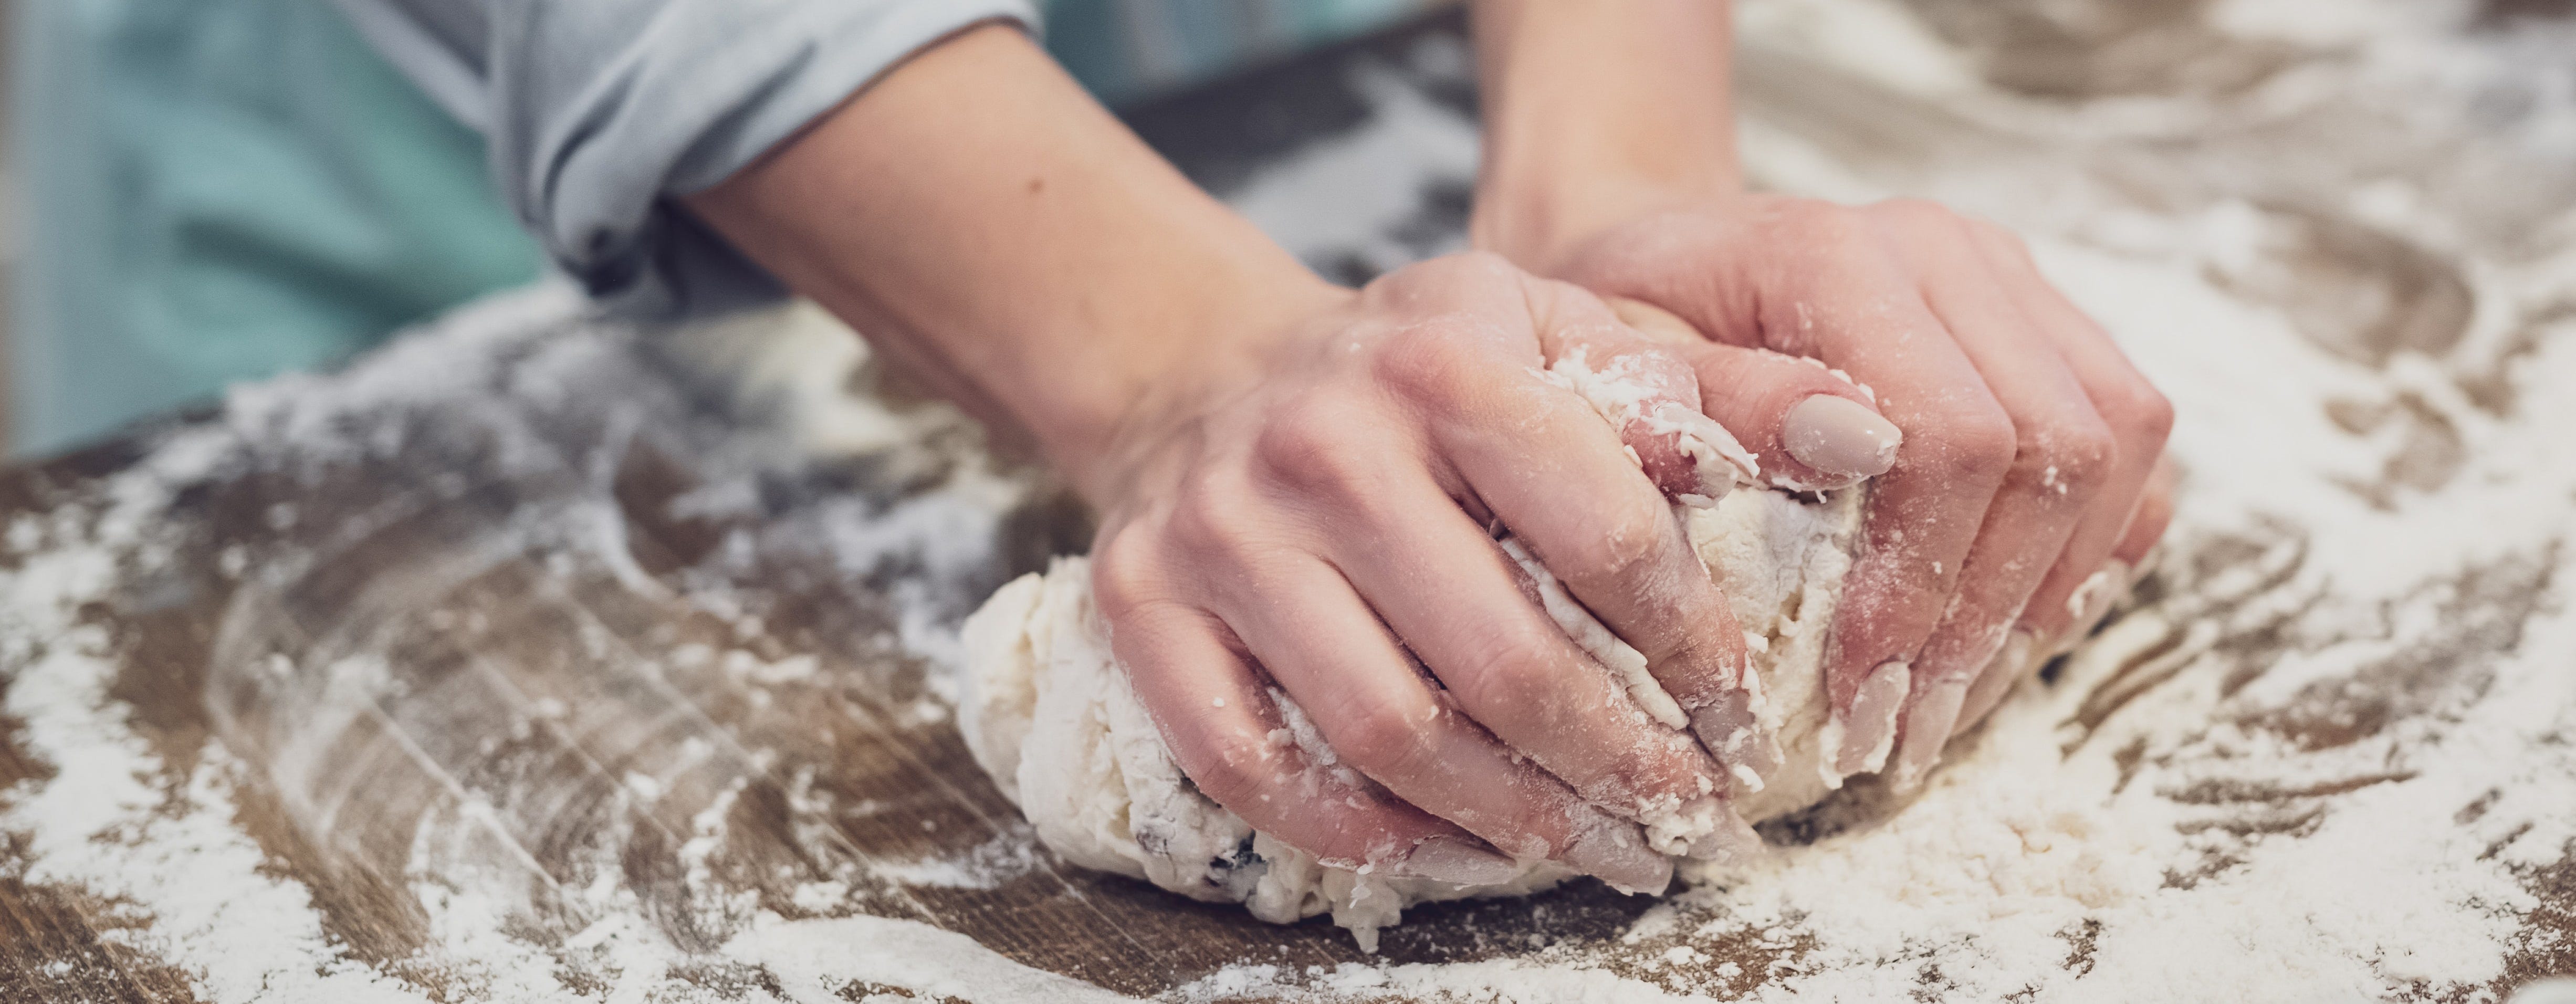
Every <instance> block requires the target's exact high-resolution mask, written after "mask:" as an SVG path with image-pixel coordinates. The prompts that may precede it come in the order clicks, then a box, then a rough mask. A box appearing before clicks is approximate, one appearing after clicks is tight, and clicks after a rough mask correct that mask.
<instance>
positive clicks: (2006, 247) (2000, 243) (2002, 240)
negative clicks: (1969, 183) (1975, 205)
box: [1962, 216, 2031, 261]
mask: <svg viewBox="0 0 2576 1004" xmlns="http://www.w3.org/2000/svg"><path fill="white" fill-rule="evenodd" d="M1962 219H1964V220H1965V221H1966V222H1967V225H1968V233H1969V234H1970V235H1971V236H1973V237H1975V238H1976V239H1977V241H1978V242H1979V243H1982V244H1984V245H1986V246H1987V247H1990V248H1994V249H1996V250H1999V251H2002V252H2004V253H2006V254H2009V255H2011V256H2013V257H2015V258H2018V259H2020V260H2022V261H2029V260H2030V257H2031V256H2030V241H2028V240H2026V239H2024V238H2023V237H2022V235H2021V232H2020V231H2017V230H2014V229H2013V228H2011V227H2007V226H2004V225H2003V224H2000V223H1996V222H1994V221H1993V220H1989V219H1985V218H1983V217H1978V216H1969V217H1962Z"/></svg>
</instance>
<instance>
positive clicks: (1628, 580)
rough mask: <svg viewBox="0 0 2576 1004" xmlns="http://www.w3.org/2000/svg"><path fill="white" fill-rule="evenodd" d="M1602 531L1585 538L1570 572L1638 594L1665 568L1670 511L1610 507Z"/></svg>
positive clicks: (1670, 518) (1572, 562) (1578, 546)
mask: <svg viewBox="0 0 2576 1004" xmlns="http://www.w3.org/2000/svg"><path fill="white" fill-rule="evenodd" d="M1607 508H1608V512H1609V514H1608V515H1607V516H1605V517H1604V518H1603V520H1602V523H1603V525H1602V526H1601V528H1600V531H1601V532H1599V533H1597V534H1593V535H1589V536H1586V537H1584V538H1583V540H1582V542H1581V543H1580V544H1578V545H1577V546H1576V547H1575V549H1574V553H1573V554H1571V555H1568V557H1569V558H1571V559H1572V561H1571V563H1570V565H1569V567H1567V569H1566V573H1567V574H1569V575H1571V576H1573V577H1577V578H1580V579H1586V580H1592V581H1596V582H1601V583H1604V584H1605V586H1606V587H1607V588H1611V589H1617V590H1620V591H1622V592H1627V593H1634V592H1636V591H1637V590H1638V589H1640V588H1642V587H1643V586H1645V585H1646V584H1647V583H1648V581H1649V580H1651V579H1652V578H1653V577H1654V575H1655V573H1656V572H1657V571H1658V570H1659V569H1660V568H1661V567H1662V559H1663V557H1664V547H1665V544H1666V536H1667V533H1668V531H1669V530H1670V529H1671V526H1670V524H1671V521H1672V517H1671V515H1670V514H1668V513H1665V512H1663V511H1661V510H1660V509H1655V508H1644V507H1635V506H1612V507H1607Z"/></svg>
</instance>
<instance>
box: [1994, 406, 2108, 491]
mask: <svg viewBox="0 0 2576 1004" xmlns="http://www.w3.org/2000/svg"><path fill="white" fill-rule="evenodd" d="M2024 439H2025V440H2026V442H2025V443H2024V448H2023V450H2022V453H2021V457H2020V458H2019V461H2018V463H2019V465H2020V466H2021V467H2022V468H2023V469H2024V470H2026V471H2028V472H2029V473H2030V474H2031V475H2033V476H2035V479H2036V481H2037V482H2038V484H2039V485H2040V486H2041V487H2042V488H2044V489H2050V490H2054V491H2057V492H2058V493H2060V494H2064V495H2067V496H2070V497H2082V498H2090V497H2091V496H2092V493H2093V490H2094V489H2095V488H2097V487H2099V486H2100V485H2101V483H2102V480H2103V479H2104V478H2106V477H2108V476H2109V475H2110V473H2111V466H2112V463H2113V461H2114V460H2116V459H2117V458H2118V457H2119V452H2120V445H2119V441H2118V440H2117V439H2114V438H2113V437H2112V435H2111V429H2110V427H2109V426H2107V425H2104V424H2103V423H2102V420H2101V419H2099V418H2096V417H2093V416H2091V415H2087V416H2084V417H2083V418H2081V419H2077V420H2069V421H2063V422H2058V423H2053V424H2052V425H2050V426H2049V427H2047V428H2044V429H2039V430H2034V431H2032V432H2030V433H2028V434H2026V435H2025V436H2024Z"/></svg>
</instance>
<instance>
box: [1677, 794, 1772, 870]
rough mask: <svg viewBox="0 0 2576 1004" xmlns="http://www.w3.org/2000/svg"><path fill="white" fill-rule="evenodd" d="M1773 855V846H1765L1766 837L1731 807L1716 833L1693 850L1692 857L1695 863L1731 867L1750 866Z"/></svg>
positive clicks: (1702, 838)
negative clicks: (1712, 863) (1719, 864)
mask: <svg viewBox="0 0 2576 1004" xmlns="http://www.w3.org/2000/svg"><path fill="white" fill-rule="evenodd" d="M1770 853H1771V845H1769V844H1766V843H1763V842H1762V834H1760V833H1756V832H1754V830H1753V824H1751V823H1747V822H1745V821H1744V817H1742V816H1738V815H1736V814H1735V810H1734V809H1733V808H1731V807H1730V808H1728V809H1727V810H1726V811H1725V814H1724V815H1722V816H1720V817H1719V818H1718V824H1717V829H1716V830H1714V831H1712V832H1710V833H1709V834H1708V835H1707V836H1704V837H1701V838H1699V839H1698V840H1696V841H1693V842H1692V843H1691V846H1690V856H1691V857H1692V858H1693V859H1695V860H1699V861H1715V862H1719V863H1721V864H1730V865H1740V864H1750V863H1752V862H1753V861H1756V860H1759V859H1761V858H1762V857H1764V856H1767V855H1769V854H1770Z"/></svg>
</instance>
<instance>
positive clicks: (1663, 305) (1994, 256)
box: [1548, 195, 2173, 784]
mask: <svg viewBox="0 0 2576 1004" xmlns="http://www.w3.org/2000/svg"><path fill="white" fill-rule="evenodd" d="M1548 271H1550V272H1552V273H1553V274H1555V275H1557V276H1558V277H1561V278H1566V279H1571V280H1573V281H1575V282H1577V283H1579V284H1582V285H1585V286H1588V287H1590V288H1592V289H1593V290H1595V291H1596V292H1600V293H1602V294H1605V295H1608V296H1611V297H1617V298H1626V299H1628V300H1632V301H1636V302H1639V303H1642V304H1645V305H1648V306H1649V307H1651V308H1657V309H1660V310H1661V311H1667V312H1670V313H1671V314H1672V315H1674V316H1675V317H1678V318H1679V319H1680V320H1681V321H1682V322H1684V323H1687V324H1689V325H1690V326H1692V327H1695V328H1697V329H1698V330H1699V331H1700V332H1702V333H1703V334H1705V335H1706V336H1707V337H1709V338H1711V339H1714V340H1716V341H1719V342H1724V343H1728V344H1732V345H1738V346H1749V347H1759V348H1765V349H1770V350H1773V351H1776V352H1782V353H1787V354H1790V355H1795V356H1803V357H1806V358H1809V359H1815V360H1819V361H1821V362H1823V363H1824V364H1826V365H1828V366H1831V367H1834V368H1836V369H1839V370H1842V371H1844V372H1847V373H1849V374H1850V376H1851V377H1852V379H1854V380H1856V381H1858V382H1860V383H1861V384H1862V385H1863V386H1865V387H1867V388H1870V389H1871V390H1872V391H1874V392H1875V395H1876V401H1877V405H1878V408H1879V410H1880V411H1881V412H1882V413H1884V414H1885V415H1886V416H1887V418H1888V419H1889V420H1891V421H1893V422H1895V423H1896V425H1897V427H1898V428H1899V429H1901V430H1902V431H1903V433H1904V443H1903V446H1902V447H1901V448H1900V450H1899V451H1898V453H1897V458H1896V463H1895V466H1894V467H1893V469H1891V470H1889V471H1888V472H1887V473H1885V474H1883V475H1880V476H1879V477H1878V478H1877V479H1876V480H1875V481H1874V482H1873V483H1872V484H1871V486H1870V488H1869V491H1870V497H1869V502H1868V509H1867V517H1866V519H1867V523H1866V528H1865V532H1864V537H1865V550H1864V552H1863V553H1862V555H1861V556H1860V558H1859V560H1858V562H1856V564H1855V565H1854V567H1853V569H1852V571H1851V574H1850V577H1849V578H1848V579H1847V580H1846V584H1845V592H1844V596H1843V602H1842V606H1841V608H1840V613H1839V614H1838V616H1837V618H1836V626H1835V632H1834V643H1833V646H1832V650H1831V653H1830V654H1829V655H1828V666H1827V672H1826V682H1827V684H1828V692H1829V693H1830V695H1831V698H1832V702H1833V710H1834V721H1835V722H1836V723H1837V724H1838V725H1839V726H1840V727H1841V728H1840V735H1841V736H1842V740H1841V743H1840V746H1839V748H1838V749H1836V750H1833V751H1830V753H1829V755H1832V756H1834V757H1835V767H1836V769H1837V770H1838V771H1839V772H1840V773H1843V774H1854V773H1861V772H1864V771H1871V770H1878V769H1881V768H1882V767H1885V766H1887V765H1888V758H1889V756H1890V753H1891V751H1892V752H1893V754H1894V764H1893V771H1892V773H1893V776H1894V778H1895V779H1896V780H1897V781H1898V782H1899V783H1900V784H1910V783H1914V782H1917V781H1919V780H1920V779H1921V777H1922V775H1923V772H1924V771H1925V770H1927V769H1929V768H1930V767H1931V766H1932V765H1933V764H1934V763H1935V762H1937V760H1938V758H1939V756H1940V751H1941V748H1942V746H1943V744H1944V743H1946V742H1947V741H1948V739H1949V738H1950V736H1951V734H1952V733H1953V732H1954V731H1955V730H1956V729H1957V728H1959V727H1962V726H1963V725H1965V724H1968V723H1973V722H1974V721H1976V720H1977V719H1979V718H1981V717H1982V716H1983V715H1984V714H1985V712H1986V711H1988V710H1990V709H1991V708H1992V707H1993V706H1994V704H1995V703H1996V702H1998V701H1999V700H2001V698H2002V696H2003V694H2004V693H2005V692H2006V691H2008V690H2009V689H2010V685H2011V684H2012V683H2013V682H2014V681H2015V679H2017V678H2018V677H2019V676H2020V675H2021V674H2022V673H2023V672H2025V671H2026V670H2027V669H2028V668H2030V667H2031V666H2032V664H2033V663H2034V662H2035V660H2034V659H2033V658H2032V656H2033V655H2034V654H2045V653H2047V652H2048V651H2050V650H2051V648H2052V647H2053V646H2054V645H2055V644H2056V643H2057V641H2058V639H2060V638H2061V637H2063V636H2064V635H2065V634H2066V633H2067V632H2069V631H2071V630H2077V629H2080V628H2081V627H2084V626H2089V623H2090V619H2091V617H2093V616H2098V613H2099V609H2098V605H2099V603H2101V602H2103V601H2105V600H2107V599H2108V598H2109V597H2111V596H2113V595H2116V593H2117V592H2118V591H2119V590H2121V589H2122V588H2124V587H2125V586H2126V585H2127V578H2126V577H2127V575H2128V574H2129V570H2130V569H2131V568H2132V567H2134V566H2135V565H2136V564H2137V563H2138V562H2139V561H2140V560H2141V559H2142V558H2143V557H2145V554H2146V551H2147V550H2148V548H2150V547H2152V546H2153V544H2154V543H2155V541H2156V539H2157V537H2158V536H2159V535H2161V534H2162V532H2163V529H2164V522H2165V519H2166V518H2167V516H2168V515H2169V514H2170V512H2171V505H2170V502H2169V500H2168V499H2167V498H2166V497H2165V494H2166V493H2169V492H2170V485H2169V482H2170V479H2169V478H2155V479H2152V481H2151V478H2150V474H2151V472H2154V471H2155V470H2156V469H2157V460H2158V457H2159V456H2160V455H2161V454H2162V452H2163V449H2164V441H2165V436H2166V432H2167V430H2168V429H2170V428H2171V426H2172V423H2173V410H2172V407H2171V406H2170V405H2169V404H2168V403H2167V402H2166V401H2165V399H2164V397H2163V396H2162V395H2161V394H2159V393H2157V391H2156V390H2155V388H2154V387H2152V386H2150V385H2149V384H2148V383H2147V381H2146V378H2145V377H2143V376H2141V375H2140V374H2139V373H2138V371H2137V369H2136V368H2135V367H2134V366H2132V365H2130V363H2129V360H2128V359H2127V357H2126V356H2124V355H2122V354H2121V352H2120V349H2119V347H2118V346H2116V345H2114V344H2113V343H2112V341H2111V339H2110V337H2109V336H2108V335H2107V334H2106V333H2104V331H2103V330H2102V328H2101V327H2100V326H2099V325H2097V324H2095V323H2094V322H2093V321H2092V320H2091V319H2089V318H2087V317H2086V316H2085V315H2084V313H2083V312H2082V311H2080V310H2078V309H2077V308H2076V307H2075V306H2074V304H2072V303H2071V302H2069V301H2068V300H2067V299H2066V297H2065V296H2064V295H2063V294H2061V293H2059V292H2058V291H2057V289H2056V288H2055V287H2053V286H2051V285H2050V284H2049V283H2048V281H2047V280H2045V279H2043V278H2042V277H2041V276H2040V274H2039V270H2038V267H2037V265H2036V264H2035V263H2034V262H2033V260H2032V258H2031V256H2030V253H2029V251H2028V250H2027V248H2026V247H2025V246H2024V245H2023V243H2022V241H2021V240H2020V238H2018V237H2016V236H2015V235H2013V234H2012V233H2011V232H2010V231H2007V230H2005V229H2004V228H2002V227H1999V226H1996V225H1994V224H1992V223H1988V222H1985V221H1982V220H1977V219H1973V218H1970V217H1966V216H1962V215H1960V214H1958V213H1955V212H1952V211H1950V210H1948V209H1946V208H1943V207H1941V206H1939V205H1936V204H1933V203H1930V202H1923V201H1916V200H1898V201H1892V202H1883V203H1879V204H1876V205H1871V206H1865V207H1849V206H1842V205H1836V204H1832V203H1827V202H1820V201H1815V200H1810V199H1797V198H1786V197H1778V196H1762V195H1753V196H1740V197H1732V198H1725V199H1718V200H1711V201H1709V202H1707V203H1705V204H1703V205H1700V206H1698V207H1696V208H1688V209H1683V210H1679V211H1664V212H1658V213H1654V214H1651V215H1648V216H1645V217H1643V218H1639V219H1635V220H1633V221H1631V222H1628V223H1626V224H1623V225H1618V226H1614V227H1611V228H1609V229H1607V230H1604V231H1601V232H1599V233H1597V234H1596V235H1594V236H1592V237H1590V238H1589V239H1587V240H1585V241H1584V242H1582V243H1581V244H1578V245H1576V246H1575V247H1574V249H1573V250H1572V252H1571V253H1570V254H1568V255H1566V256H1565V257H1564V258H1563V259H1562V260H1561V261H1559V262H1557V263H1555V266H1554V267H1552V268H1549V269H1548ZM1700 384H1701V389H1702V392H1703V393H1704V394H1705V395H1707V396H1708V397H1709V399H1710V400H1711V401H1712V402H1714V401H1717V400H1720V399H1722V398H1723V397H1725V396H1726V395H1728V394H1729V393H1730V388H1729V387H1728V386H1727V385H1726V382H1725V381H1724V379H1723V378H1722V377H1720V378H1716V379H1712V378H1711V375H1709V374H1703V375H1702V379H1701V381H1700ZM1710 412H1711V413H1712V414H1715V413H1718V409H1716V408H1714V407H1712V408H1711V409H1710ZM1790 445H1791V446H1792V448H1793V449H1794V446H1795V444H1794V443H1793V444H1790ZM1764 464H1765V466H1766V467H1768V466H1769V465H1770V460H1769V458H1765V459H1764ZM2151 485H2152V487H2151ZM2088 608H2089V609H2088ZM2088 615H2089V616H2088Z"/></svg>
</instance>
